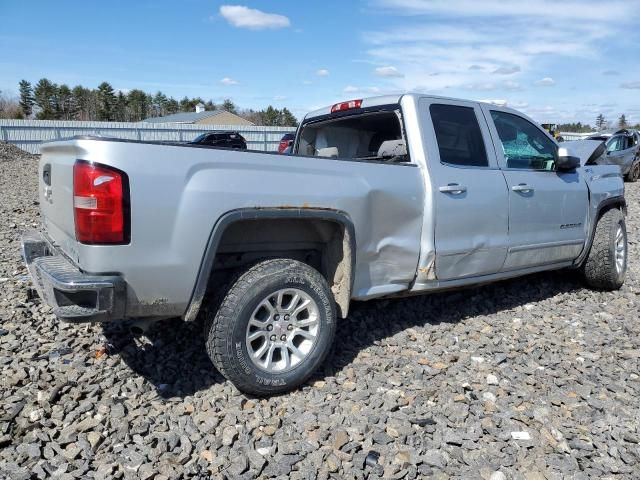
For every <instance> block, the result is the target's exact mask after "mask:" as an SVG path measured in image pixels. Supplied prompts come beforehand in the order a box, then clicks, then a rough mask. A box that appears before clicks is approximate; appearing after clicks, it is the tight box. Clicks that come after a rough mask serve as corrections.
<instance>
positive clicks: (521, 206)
mask: <svg viewBox="0 0 640 480" xmlns="http://www.w3.org/2000/svg"><path fill="white" fill-rule="evenodd" d="M482 108H483V110H484V113H485V117H486V118H487V120H488V122H489V126H490V129H491V135H492V137H493V141H494V144H495V149H496V151H497V152H498V161H499V163H500V168H501V169H502V171H503V172H504V176H505V178H506V180H507V185H508V187H509V252H508V254H507V260H506V262H505V264H504V267H503V270H504V271H508V270H517V269H521V268H527V267H535V266H540V265H547V264H552V263H558V262H563V261H570V260H574V259H575V258H577V257H578V256H579V255H580V252H581V251H582V247H583V245H584V243H585V240H586V235H587V215H588V208H589V198H588V190H587V185H586V183H585V182H584V181H583V180H582V178H581V177H580V170H579V169H578V170H576V171H573V172H560V171H557V170H556V168H555V159H556V156H557V152H558V146H557V144H556V143H555V142H554V141H553V140H552V139H551V137H549V135H547V133H546V132H544V131H543V130H542V128H540V127H538V126H537V125H536V124H534V123H533V122H532V121H530V120H529V119H527V118H525V117H524V116H522V115H519V114H517V113H516V112H514V111H512V110H507V109H503V108H499V107H493V106H491V105H483V107H482Z"/></svg>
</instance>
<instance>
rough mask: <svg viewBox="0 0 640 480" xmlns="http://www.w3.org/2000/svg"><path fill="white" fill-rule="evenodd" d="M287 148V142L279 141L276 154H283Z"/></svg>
mask: <svg viewBox="0 0 640 480" xmlns="http://www.w3.org/2000/svg"><path fill="white" fill-rule="evenodd" d="M288 146H289V141H288V140H280V145H278V152H280V153H282V152H284V151H285V150H286V149H287V147H288Z"/></svg>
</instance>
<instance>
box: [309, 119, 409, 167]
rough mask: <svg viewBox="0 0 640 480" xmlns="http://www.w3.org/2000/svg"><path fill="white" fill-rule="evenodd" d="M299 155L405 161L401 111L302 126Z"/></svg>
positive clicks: (330, 120)
mask: <svg viewBox="0 0 640 480" xmlns="http://www.w3.org/2000/svg"><path fill="white" fill-rule="evenodd" d="M297 153H298V154H299V155H310V156H316V157H331V158H347V159H370V160H376V159H378V160H379V159H385V160H393V161H406V160H407V154H406V144H405V143H404V138H403V135H402V128H401V124H400V118H399V112H398V111H384V112H372V113H365V114H359V115H353V116H348V117H342V118H336V119H334V118H332V119H329V120H324V121H319V122H310V123H307V124H306V125H303V126H302V130H301V133H300V140H299V142H298V151H297Z"/></svg>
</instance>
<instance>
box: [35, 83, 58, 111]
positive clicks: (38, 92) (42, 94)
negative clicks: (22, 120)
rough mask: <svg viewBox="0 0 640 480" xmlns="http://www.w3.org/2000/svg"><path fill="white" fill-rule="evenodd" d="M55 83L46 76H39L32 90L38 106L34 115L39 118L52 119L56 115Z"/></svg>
mask: <svg viewBox="0 0 640 480" xmlns="http://www.w3.org/2000/svg"><path fill="white" fill-rule="evenodd" d="M57 89H58V87H57V85H56V84H55V83H51V82H50V81H49V79H47V78H41V79H40V80H39V81H38V83H37V84H36V87H35V88H34V90H33V97H34V101H35V104H36V105H37V106H38V107H39V108H40V111H39V112H38V114H37V115H36V116H37V118H38V119H40V120H53V119H55V117H56V98H55V97H56V90H57Z"/></svg>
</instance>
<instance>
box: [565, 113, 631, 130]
mask: <svg viewBox="0 0 640 480" xmlns="http://www.w3.org/2000/svg"><path fill="white" fill-rule="evenodd" d="M612 128H618V129H623V128H633V129H635V130H640V123H637V124H635V125H631V124H630V123H629V122H628V121H627V116H626V115H625V114H624V113H623V114H622V115H620V116H619V117H618V120H617V121H616V122H615V123H612V122H610V121H609V120H607V119H606V118H605V116H604V115H603V114H599V115H598V116H597V117H596V122H595V124H594V126H593V127H592V126H591V125H589V124H587V123H585V124H582V123H580V122H577V123H562V124H560V125H558V129H559V130H560V131H561V132H575V133H590V132H594V131H595V132H601V131H603V130H610V129H612Z"/></svg>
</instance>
